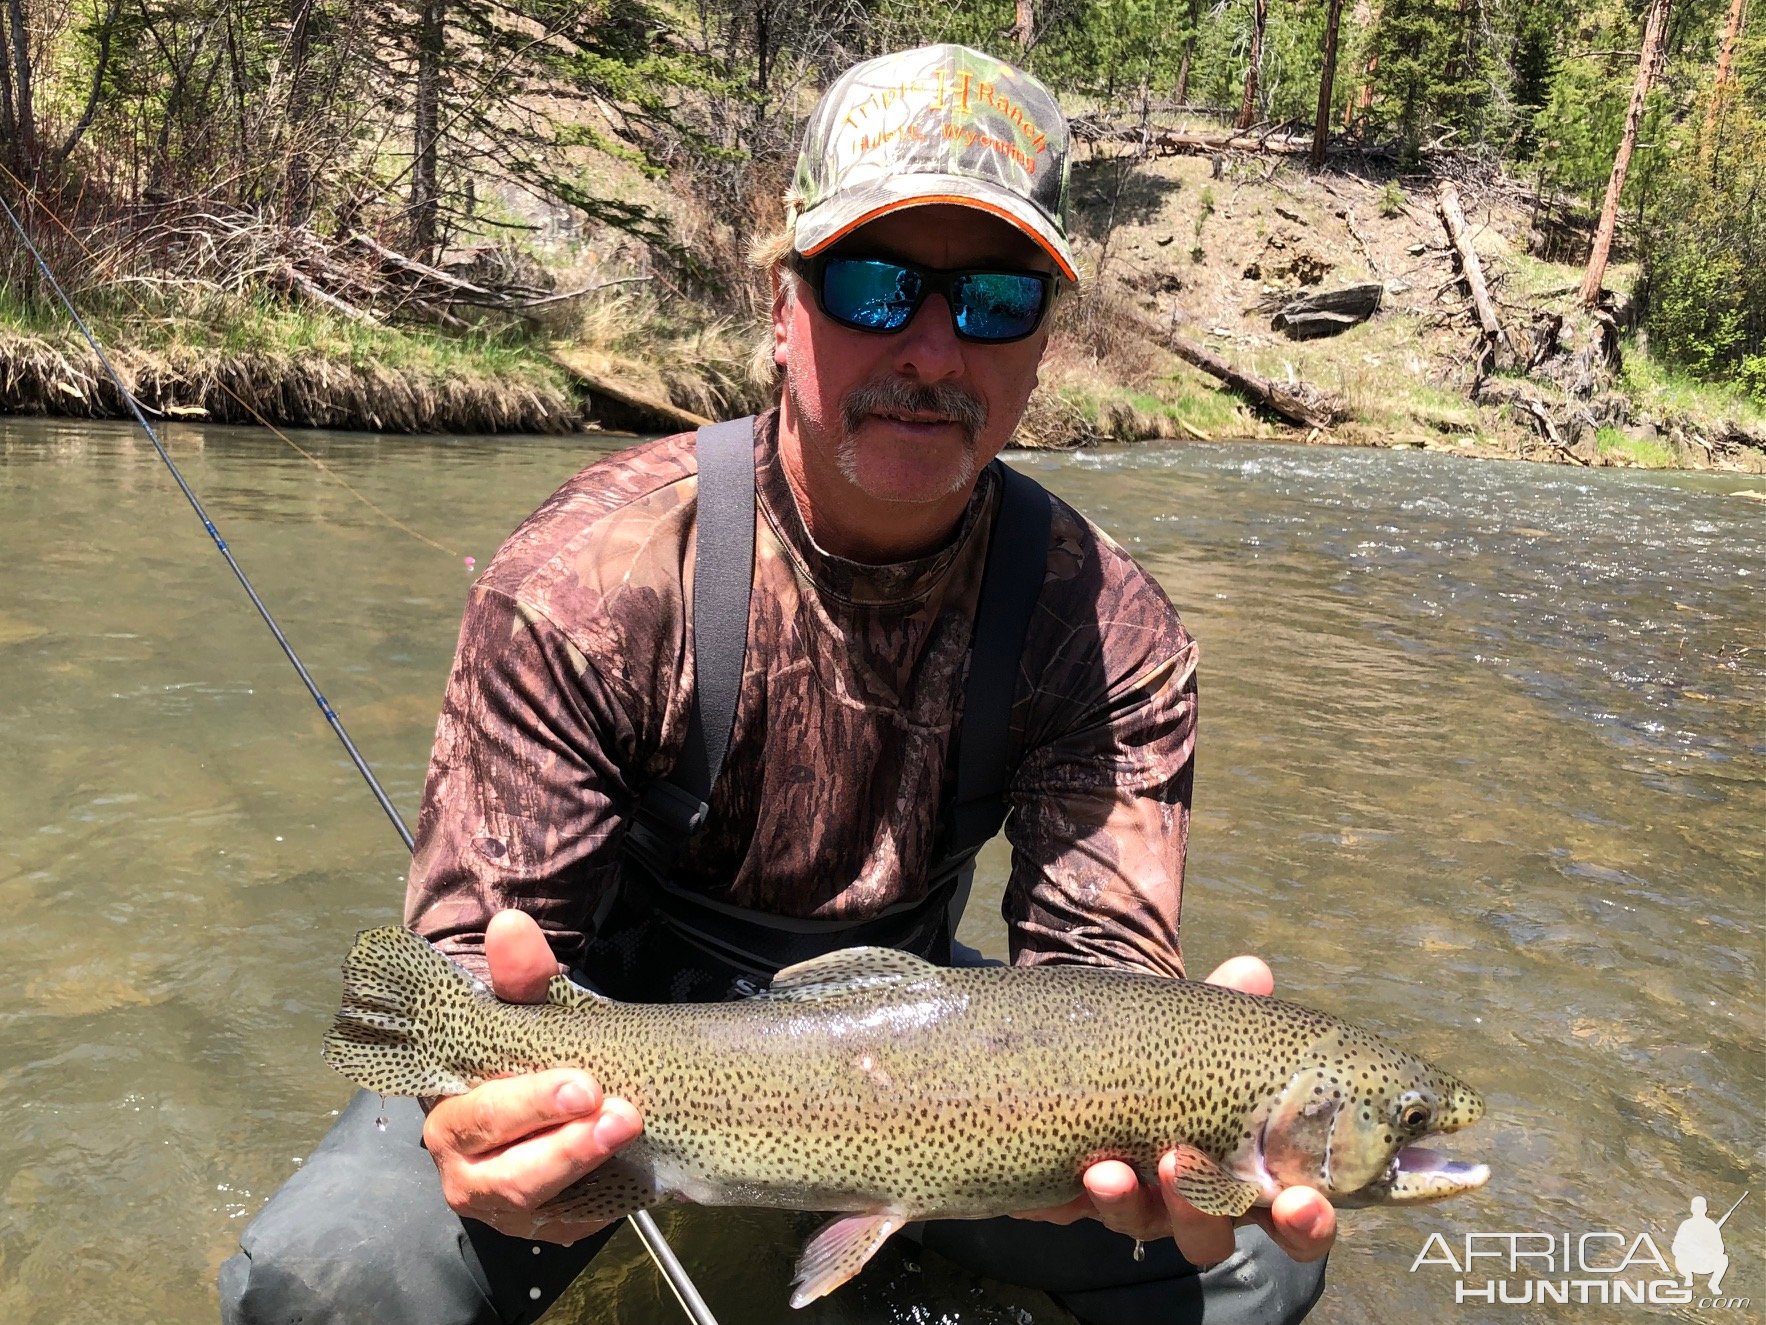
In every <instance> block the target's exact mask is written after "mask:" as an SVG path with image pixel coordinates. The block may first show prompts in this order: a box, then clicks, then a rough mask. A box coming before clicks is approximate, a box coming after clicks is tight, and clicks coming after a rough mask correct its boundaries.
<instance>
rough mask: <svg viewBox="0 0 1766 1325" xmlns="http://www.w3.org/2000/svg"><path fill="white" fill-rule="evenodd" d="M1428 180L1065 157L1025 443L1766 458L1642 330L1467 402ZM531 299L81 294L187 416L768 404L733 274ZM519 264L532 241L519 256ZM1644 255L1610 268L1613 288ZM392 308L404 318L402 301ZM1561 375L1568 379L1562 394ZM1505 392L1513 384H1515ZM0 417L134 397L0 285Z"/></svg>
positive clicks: (1659, 459)
mask: <svg viewBox="0 0 1766 1325" xmlns="http://www.w3.org/2000/svg"><path fill="white" fill-rule="evenodd" d="M1432 189H1433V182H1432V181H1431V180H1429V179H1426V178H1406V179H1404V180H1402V181H1399V180H1383V181H1382V180H1376V179H1374V178H1371V177H1368V176H1365V175H1361V174H1346V173H1338V172H1324V173H1314V172H1310V171H1307V170H1305V169H1303V168H1301V167H1299V166H1297V165H1294V164H1291V163H1288V164H1284V163H1280V162H1271V161H1266V160H1260V159H1258V158H1256V157H1254V156H1246V157H1242V158H1238V159H1233V160H1229V161H1227V162H1226V163H1225V165H1224V168H1223V169H1221V170H1220V171H1219V172H1218V173H1217V171H1216V170H1215V168H1214V166H1213V164H1212V163H1210V162H1209V161H1208V160H1206V159H1202V158H1197V157H1168V158H1149V159H1144V160H1135V161H1132V162H1129V163H1127V164H1126V165H1125V164H1124V163H1123V162H1122V161H1120V160H1116V159H1112V158H1111V157H1110V156H1109V155H1107V154H1103V153H1101V154H1099V155H1098V156H1097V157H1095V158H1092V159H1089V160H1081V161H1080V162H1078V163H1077V164H1076V167H1075V201H1076V207H1075V216H1074V230H1075V233H1076V235H1077V236H1078V247H1079V252H1080V256H1081V261H1082V265H1083V267H1084V269H1085V271H1086V273H1087V283H1086V288H1085V289H1084V291H1083V292H1082V293H1081V294H1080V295H1079V296H1078V297H1075V298H1067V299H1063V300H1062V301H1061V303H1060V304H1059V305H1058V306H1057V309H1056V313H1055V320H1054V326H1053V334H1052V337H1051V341H1050V349H1049V353H1048V355H1047V357H1046V360H1045V362H1044V365H1043V371H1042V375H1041V385H1040V386H1039V388H1038V390H1037V392H1036V394H1035V395H1034V396H1033V398H1032V400H1031V404H1030V408H1029V410H1028V412H1027V415H1026V418H1025V420H1024V423H1023V425H1022V426H1021V428H1020V430H1019V433H1018V440H1019V442H1020V443H1021V444H1024V445H1029V446H1034V447H1043V448H1070V447H1077V446H1085V445H1091V444H1095V443H1098V442H1103V441H1118V442H1132V441H1137V440H1142V439H1146V438H1179V439H1182V438H1190V439H1224V438H1233V437H1263V438H1270V439H1278V438H1285V439H1295V440H1299V439H1304V440H1306V441H1311V442H1319V443H1336V444H1349V445H1367V446H1405V447H1422V448H1428V449H1436V450H1446V451H1453V452H1457V453H1461V454H1467V455H1484V456H1493V457H1508V458H1525V459H1538V460H1549V461H1556V462H1560V463H1577V464H1585V465H1601V466H1610V465H1631V466H1647V467H1670V466H1688V467H1726V468H1737V469H1744V470H1754V471H1756V472H1758V471H1761V470H1766V407H1763V406H1762V404H1761V402H1759V401H1755V400H1751V399H1749V398H1747V397H1745V396H1743V395H1742V394H1740V393H1739V392H1736V391H1726V390H1723V389H1721V388H1716V387H1711V386H1707V385H1703V384H1699V383H1695V382H1690V381H1687V380H1685V379H1682V378H1680V377H1677V376H1676V375H1674V374H1672V373H1670V372H1668V371H1666V370H1665V369H1663V368H1662V367H1661V366H1660V365H1659V364H1658V363H1657V362H1656V361H1655V360H1653V359H1652V358H1651V356H1650V354H1649V351H1648V347H1647V346H1646V345H1644V344H1641V343H1639V342H1638V341H1637V340H1636V339H1635V338H1628V339H1626V340H1625V341H1624V342H1623V344H1622V345H1621V347H1620V348H1621V352H1622V353H1621V357H1622V361H1623V367H1622V369H1620V370H1619V371H1617V372H1616V373H1615V372H1613V371H1611V370H1610V369H1603V370H1602V371H1601V372H1599V373H1596V374H1593V375H1592V377H1591V378H1590V379H1589V380H1587V381H1577V382H1568V381H1566V382H1563V383H1561V384H1557V385H1554V384H1553V383H1551V382H1544V383H1541V382H1539V381H1538V380H1527V381H1523V380H1522V379H1518V378H1517V379H1512V381H1511V382H1510V383H1509V385H1513V384H1516V383H1518V384H1520V385H1523V386H1525V388H1526V390H1527V392H1528V393H1531V394H1535V395H1536V394H1537V392H1538V391H1541V390H1543V391H1545V392H1546V393H1547V395H1548V396H1549V399H1548V400H1547V401H1546V403H1547V404H1549V406H1550V412H1551V413H1552V414H1553V416H1554V417H1555V419H1556V420H1557V428H1558V433H1559V435H1557V436H1555V437H1554V436H1552V435H1551V429H1550V428H1549V427H1545V426H1542V425H1541V421H1540V418H1539V416H1540V414H1541V413H1542V412H1543V411H1542V410H1540V409H1533V410H1529V409H1528V408H1526V403H1525V402H1524V401H1520V402H1517V401H1516V400H1514V399H1512V398H1511V399H1509V400H1507V401H1506V402H1505V401H1502V400H1500V399H1498V400H1492V399H1487V398H1486V399H1482V400H1481V402H1480V401H1478V400H1474V399H1473V390H1474V386H1475V384H1476V383H1475V377H1476V375H1475V373H1474V372H1473V370H1472V363H1473V358H1474V356H1473V353H1472V345H1473V342H1474V341H1475V338H1476V333H1475V329H1474V328H1473V327H1472V326H1471V324H1470V321H1469V318H1468V315H1467V313H1466V310H1465V308H1464V305H1463V301H1462V298H1461V296H1460V295H1459V294H1458V293H1457V289H1456V275H1455V269H1454V261H1453V257H1452V254H1451V252H1450V246H1449V245H1448V243H1447V242H1446V239H1445V237H1444V235H1443V233H1442V230H1441V226H1440V223H1439V222H1438V220H1437V219H1436V218H1435V216H1434V214H1433V212H1432V210H1431V206H1430V203H1429V201H1428V199H1429V198H1430V197H1431V196H1432ZM1505 196H1506V195H1505V194H1504V193H1503V191H1501V190H1495V189H1492V190H1490V191H1488V192H1487V193H1484V194H1482V195H1477V194H1474V192H1473V191H1472V190H1471V189H1469V188H1468V189H1467V191H1466V198H1467V210H1468V213H1472V214H1475V215H1477V216H1478V218H1479V219H1478V229H1477V236H1476V244H1477V248H1478V251H1479V255H1480V259H1481V261H1482V263H1483V265H1484V268H1485V271H1486V274H1487V276H1488V277H1489V279H1490V281H1491V283H1492V285H1493V287H1494V289H1495V291H1496V300H1497V303H1498V305H1499V307H1500V308H1501V309H1502V314H1503V316H1504V318H1505V319H1506V320H1508V321H1509V323H1510V325H1512V326H1513V327H1515V328H1517V330H1520V331H1524V330H1525V329H1526V328H1527V327H1528V326H1529V320H1530V319H1537V318H1538V317H1540V316H1546V317H1556V318H1558V319H1559V320H1560V322H1561V324H1562V327H1563V343H1564V346H1565V353H1564V354H1563V356H1562V357H1563V360H1564V363H1565V364H1566V365H1569V364H1570V363H1571V362H1572V360H1573V356H1572V355H1571V354H1570V353H1569V351H1570V350H1571V349H1573V348H1576V347H1580V346H1582V345H1583V344H1584V342H1585V341H1586V338H1587V336H1588V333H1589V330H1590V327H1591V326H1592V324H1591V323H1590V322H1589V321H1588V319H1587V317H1586V315H1585V314H1584V313H1583V312H1582V311H1581V310H1580V309H1579V308H1578V307H1577V305H1576V302H1575V290H1576V286H1577V284H1578V281H1579V279H1580V275H1581V273H1580V271H1579V269H1577V268H1574V267H1570V266H1564V265H1558V264H1553V263H1548V262H1544V261H1541V260H1539V259H1538V258H1536V257H1534V256H1532V250H1533V248H1534V247H1535V245H1534V243H1533V240H1534V238H1535V237H1534V236H1532V235H1531V233H1530V226H1531V224H1532V218H1531V217H1530V215H1529V214H1528V212H1527V210H1526V209H1525V207H1523V206H1521V205H1519V204H1516V203H1512V202H1507V203H1505V202H1504V201H1503V199H1504V197H1505ZM546 256H547V262H546V266H547V267H548V268H549V270H548V271H547V272H546V273H545V276H544V279H545V280H546V283H547V284H548V285H549V286H551V287H552V288H556V289H562V290H579V289H586V290H587V291H588V292H587V293H584V294H581V295H580V296H578V297H573V298H565V299H560V300H558V301H556V302H554V301H550V300H548V301H545V303H546V306H545V309H544V312H543V313H542V314H533V315H521V316H516V315H513V314H509V313H507V312H504V313H499V314H497V315H494V316H495V320H491V318H490V317H489V316H488V315H487V317H486V319H485V320H483V321H480V322H479V323H478V324H477V325H476V328H468V329H465V330H455V331H443V330H439V329H421V328H412V327H405V326H395V325H389V324H388V323H386V322H369V321H363V320H357V319H354V318H351V317H347V316H344V315H342V314H340V313H337V312H333V311H331V310H329V309H327V308H323V307H319V306H317V305H314V304H311V303H301V302H295V301H293V300H292V299H291V298H290V297H289V296H288V295H287V294H285V293H272V292H265V293H264V294H262V295H260V296H258V297H255V298H247V297H241V296H238V295H232V294H224V293H220V292H216V291H212V290H205V289H204V288H203V287H202V286H201V285H200V284H198V283H195V282H190V281H184V282H181V283H178V284H170V283H165V282H157V283H156V282H152V281H136V282H128V283H118V284H114V285H110V286H98V287H96V288H94V289H91V290H87V291H84V292H82V293H80V294H79V295H78V300H79V302H80V304H81V307H82V311H83V312H85V313H86V315H87V316H88V318H89V320H91V321H92V322H93V324H94V326H95V329H96V330H97V332H98V334H99V335H100V337H101V339H102V340H103V341H104V343H105V344H106V346H107V347H109V348H111V349H112V351H113V359H114V361H115V362H116V364H117V366H118V368H119V369H120V370H122V372H123V373H124V375H125V377H126V378H127V380H128V381H129V382H130V384H131V387H132V389H133V390H134V391H135V392H136V393H137V395H139V396H140V398H141V399H142V401H143V403H144V404H146V405H147V406H148V407H149V408H150V409H152V410H154V411H156V412H158V413H160V414H162V415H164V416H166V417H172V418H203V419H209V420H213V421H217V422H230V423H250V422H259V421H267V422H270V423H275V424H278V425H298V426H318V427H333V428H365V429H376V430H381V431H388V432H493V431H494V432H558V431H565V430H569V429H572V428H576V427H580V426H583V425H584V424H585V423H589V424H596V423H598V424H601V425H603V426H607V427H610V428H622V429H633V430H639V431H671V430H673V429H675V428H679V427H687V426H692V418H693V417H694V416H697V417H703V418H719V417H731V416H734V415H737V414H741V413H745V412H749V411H753V410H756V409H759V408H762V407H763V406H764V405H765V404H767V403H768V398H769V394H770V392H769V388H767V387H766V386H764V385H762V384H761V383H760V382H759V381H757V380H756V378H755V377H754V375H753V373H752V364H753V359H754V354H755V350H756V347H757V345H760V344H762V343H763V342H764V340H765V307H764V304H765V301H764V298H763V297H762V296H761V294H760V292H759V291H758V290H755V289H753V288H752V287H749V286H747V285H746V284H745V282H747V281H748V280H750V279H751V273H747V272H745V271H738V272H731V273H727V274H726V280H727V285H726V288H725V289H724V291H723V294H722V295H721V296H720V298H719V301H718V302H717V303H716V304H713V303H710V302H705V301H701V300H691V299H687V298H684V297H682V296H680V295H678V294H675V293H673V291H672V287H670V286H669V285H668V283H667V282H666V281H665V280H663V278H662V276H661V275H660V274H659V273H658V272H657V271H655V270H654V269H652V268H650V267H649V266H648V265H647V264H646V261H645V259H644V258H643V256H642V255H641V254H639V253H636V252H634V251H633V250H631V249H626V250H623V251H622V252H620V253H618V254H616V255H614V256H613V258H612V260H609V258H608V256H607V255H604V254H602V253H601V252H599V251H598V250H597V249H596V248H595V247H594V246H593V245H591V244H588V243H583V242H573V243H571V244H569V245H566V246H562V247H557V248H554V249H552V250H551V251H549V253H548V254H547V255H546ZM527 260H529V261H531V257H530V258H528V259H527ZM1634 279H1635V273H1634V272H1632V271H1631V270H1629V269H1627V268H1626V267H1624V266H1623V265H1622V264H1621V265H1617V266H1615V267H1614V268H1612V269H1611V271H1610V274H1609V281H1608V284H1609V287H1611V288H1614V289H1617V290H1619V291H1625V290H1627V289H1628V288H1629V286H1630V284H1631V283H1632V281H1633V280H1634ZM1358 283H1378V284H1379V285H1381V286H1382V287H1383V289H1384V291H1385V295H1384V297H1383V302H1382V304H1381V306H1380V308H1379V311H1378V312H1377V313H1376V314H1375V315H1374V316H1373V317H1372V318H1371V319H1370V320H1368V321H1366V322H1363V323H1361V324H1359V325H1356V326H1353V327H1350V328H1349V329H1347V330H1346V331H1344V332H1342V333H1341V334H1339V335H1335V336H1332V337H1329V338H1327V339H1319V340H1307V341H1294V340H1289V339H1287V338H1286V337H1285V336H1283V335H1282V334H1281V333H1280V332H1278V331H1276V330H1274V329H1273V328H1272V326H1271V322H1270V311H1271V308H1272V307H1273V306H1275V305H1277V304H1279V303H1280V302H1282V301H1283V300H1285V299H1287V298H1290V297H1292V296H1293V295H1296V294H1300V293H1306V292H1317V291H1320V290H1331V289H1336V288H1340V287H1342V286H1345V285H1351V284H1358ZM383 315H384V316H388V317H393V318H396V317H398V316H399V315H400V314H399V311H398V309H397V307H396V306H392V307H390V308H389V309H388V310H385V312H384V313H383ZM1178 337H1181V338H1183V339H1184V340H1186V341H1189V342H1191V343H1193V344H1199V345H1202V346H1204V347H1205V348H1206V349H1207V350H1208V351H1209V352H1210V353H1212V354H1214V355H1216V356H1217V357H1219V358H1222V359H1224V360H1226V361H1228V362H1230V363H1231V364H1233V365H1234V366H1235V367H1237V368H1239V369H1243V370H1247V371H1249V372H1252V373H1255V374H1257V375H1259V376H1261V377H1264V378H1267V379H1269V380H1271V381H1273V382H1276V383H1278V384H1291V383H1305V384H1308V385H1309V386H1311V387H1314V388H1317V389H1318V390H1320V391H1322V392H1324V393H1327V394H1328V395H1329V396H1330V397H1332V398H1333V399H1334V400H1335V402H1336V403H1337V414H1338V419H1339V421H1338V423H1337V424H1336V425H1335V426H1332V427H1329V428H1317V429H1300V430H1296V429H1293V428H1291V427H1288V426H1287V425H1284V424H1282V423H1280V422H1279V421H1277V420H1274V419H1273V418H1271V417H1270V416H1268V415H1267V414H1265V413H1263V412H1261V411H1260V410H1259V409H1258V408H1257V407H1256V406H1254V405H1251V404H1249V403H1247V402H1246V401H1245V400H1243V399H1242V398H1241V397H1239V396H1237V395H1235V394H1233V393H1232V392H1231V391H1230V390H1229V389H1228V388H1226V387H1225V386H1223V385H1222V384H1221V383H1220V382H1218V381H1216V380H1215V379H1214V378H1212V377H1210V376H1208V375H1206V374H1204V373H1203V372H1201V371H1200V370H1198V369H1195V368H1192V367H1191V366H1189V364H1188V363H1186V362H1184V361H1183V360H1182V359H1180V358H1179V357H1178V356H1177V354H1176V353H1174V352H1173V345H1174V341H1175V340H1176V338H1178ZM1560 387H1561V389H1560ZM1509 394H1510V396H1511V397H1512V395H1513V392H1512V391H1511V392H1510V393H1509ZM0 410H4V411H8V412H18V413H55V414H66V415H75V416H83V417H124V416H125V415H124V410H123V403H122V401H121V399H120V398H119V396H118V393H117V392H116V391H115V389H114V387H112V386H111V384H110V383H109V382H108V380H107V379H106V377H105V375H104V374H103V372H102V369H101V367H100V365H99V364H98V363H97V361H96V359H95V358H94V357H93V356H92V354H91V352H90V351H89V350H88V349H87V348H86V347H85V346H84V344H83V343H82V342H81V341H80V340H79V339H78V337H77V334H76V333H75V332H74V331H73V330H72V328H71V327H70V326H69V325H68V324H67V323H66V321H65V319H64V318H63V317H62V316H61V315H60V313H59V310H57V309H53V308H49V307H46V306H43V305H41V304H36V303H30V304H27V303H22V302H20V301H18V300H16V299H10V298H8V297H7V296H6V294H5V292H4V290H0Z"/></svg>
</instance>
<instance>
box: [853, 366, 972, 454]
mask: <svg viewBox="0 0 1766 1325" xmlns="http://www.w3.org/2000/svg"><path fill="white" fill-rule="evenodd" d="M840 413H841V416H842V419H843V421H844V422H845V424H846V431H847V432H848V433H851V432H852V431H853V430H854V429H856V428H857V427H858V426H859V424H861V423H863V422H864V420H865V416H866V415H868V414H932V415H936V416H937V417H939V418H942V419H948V420H949V421H950V422H952V423H955V424H957V425H958V426H959V427H961V428H962V429H963V430H964V431H965V432H967V433H968V434H969V441H970V442H971V443H973V442H974V441H975V439H976V438H977V437H979V436H980V435H981V430H982V429H983V428H985V427H986V426H987V406H986V405H985V404H983V403H982V402H981V401H980V400H979V399H977V398H976V397H975V396H972V395H970V394H969V393H968V392H967V391H965V390H963V388H961V387H959V386H956V385H954V384H952V383H950V382H938V383H934V384H931V385H916V384H915V383H912V382H904V381H902V379H901V378H899V377H885V378H880V379H878V380H877V381H874V382H866V383H865V384H864V385H863V386H860V387H857V388H855V389H854V390H853V391H852V392H851V393H850V394H849V395H848V396H847V397H846V399H845V400H843V401H842V402H841V404H840Z"/></svg>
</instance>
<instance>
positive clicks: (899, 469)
mask: <svg viewBox="0 0 1766 1325" xmlns="http://www.w3.org/2000/svg"><path fill="white" fill-rule="evenodd" d="M840 470H841V472H842V473H843V474H844V475H845V476H846V480H847V482H849V483H851V484H852V485H853V486H854V487H855V488H857V489H858V490H859V491H860V492H862V493H864V494H865V495H866V496H867V497H870V498H871V499H872V500H874V501H881V502H891V503H899V504H902V505H925V504H927V503H930V502H938V501H944V500H945V499H947V498H949V497H953V496H955V495H956V494H958V493H961V492H965V491H967V490H968V488H969V487H970V486H971V485H972V484H973V483H974V481H975V450H974V447H973V446H972V445H971V444H970V443H969V442H968V441H967V439H964V440H963V441H962V442H961V443H960V444H958V445H954V446H953V445H946V446H928V447H919V448H906V449H902V448H897V447H867V446H865V445H864V444H863V443H862V442H860V443H857V444H856V445H849V446H848V447H846V448H844V449H843V450H842V452H841V456H840Z"/></svg>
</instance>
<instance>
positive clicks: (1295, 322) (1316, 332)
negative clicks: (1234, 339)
mask: <svg viewBox="0 0 1766 1325" xmlns="http://www.w3.org/2000/svg"><path fill="white" fill-rule="evenodd" d="M1385 292H1386V291H1385V287H1384V286H1383V285H1380V284H1377V283H1372V284H1366V285H1349V286H1345V287H1344V288H1342V289H1340V290H1325V291H1320V292H1319V293H1317V294H1305V295H1301V296H1300V297H1299V298H1298V299H1291V300H1289V301H1288V302H1287V303H1285V304H1283V305H1282V307H1281V308H1280V309H1279V310H1277V312H1276V315H1275V316H1274V317H1273V318H1271V319H1270V322H1269V325H1270V326H1271V327H1272V328H1274V329H1275V330H1276V331H1280V332H1282V333H1283V334H1285V335H1286V336H1288V337H1289V339H1291V340H1314V339H1317V338H1318V337H1321V336H1335V335H1336V334H1337V333H1338V332H1341V331H1347V330H1348V329H1349V328H1350V327H1353V326H1355V325H1356V324H1357V323H1361V322H1365V321H1367V319H1368V318H1370V317H1372V316H1373V315H1374V314H1375V312H1377V311H1378V310H1379V307H1380V300H1381V298H1382V297H1383V296H1384V295H1385Z"/></svg>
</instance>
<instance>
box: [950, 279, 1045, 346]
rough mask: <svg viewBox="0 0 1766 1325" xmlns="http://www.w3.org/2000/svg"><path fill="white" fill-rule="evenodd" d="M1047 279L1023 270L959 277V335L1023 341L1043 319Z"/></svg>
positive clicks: (955, 306)
mask: <svg viewBox="0 0 1766 1325" xmlns="http://www.w3.org/2000/svg"><path fill="white" fill-rule="evenodd" d="M1047 288H1048V287H1047V285H1046V284H1045V282H1043V281H1041V280H1038V279H1037V278H1036V277H1034V276H1028V275H1025V274H1024V273H1022V272H1009V271H989V272H975V273H972V274H970V275H967V276H959V277H957V279H956V280H955V281H954V282H952V285H951V311H952V312H953V313H954V314H955V315H956V320H957V334H958V335H961V336H968V337H969V338H970V339H972V340H1020V339H1022V338H1023V337H1025V336H1028V335H1029V334H1030V333H1031V332H1033V331H1035V330H1036V326H1037V323H1039V322H1041V321H1042V307H1043V301H1044V298H1045V291H1046V290H1047Z"/></svg>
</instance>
